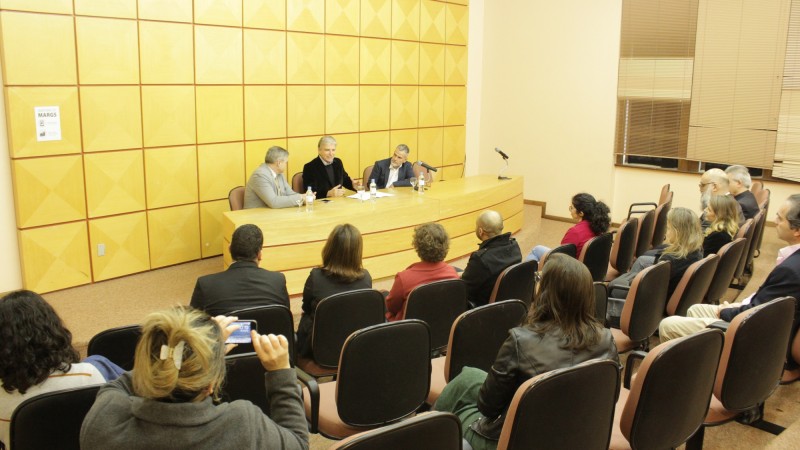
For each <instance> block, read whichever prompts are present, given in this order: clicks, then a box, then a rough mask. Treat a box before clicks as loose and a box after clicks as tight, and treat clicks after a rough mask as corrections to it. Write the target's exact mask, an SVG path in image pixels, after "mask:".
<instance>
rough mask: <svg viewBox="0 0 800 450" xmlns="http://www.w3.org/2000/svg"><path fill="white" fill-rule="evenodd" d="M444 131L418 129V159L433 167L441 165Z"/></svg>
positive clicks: (440, 129)
mask: <svg viewBox="0 0 800 450" xmlns="http://www.w3.org/2000/svg"><path fill="white" fill-rule="evenodd" d="M443 143H444V130H443V129H442V128H420V130H419V149H418V151H419V153H418V158H419V159H421V160H423V161H425V162H426V163H428V164H430V165H431V166H433V167H439V166H441V165H442V148H443Z"/></svg>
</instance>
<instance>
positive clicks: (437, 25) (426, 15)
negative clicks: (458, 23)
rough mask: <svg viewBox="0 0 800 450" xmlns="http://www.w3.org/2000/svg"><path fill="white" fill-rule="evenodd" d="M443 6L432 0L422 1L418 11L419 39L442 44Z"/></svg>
mask: <svg viewBox="0 0 800 450" xmlns="http://www.w3.org/2000/svg"><path fill="white" fill-rule="evenodd" d="M444 8H445V4H444V3H441V2H438V1H434V0H422V8H421V9H420V19H419V28H420V34H419V38H420V40H421V41H424V42H435V43H443V42H444V30H445V21H446V20H445V16H446V13H445V9H444Z"/></svg>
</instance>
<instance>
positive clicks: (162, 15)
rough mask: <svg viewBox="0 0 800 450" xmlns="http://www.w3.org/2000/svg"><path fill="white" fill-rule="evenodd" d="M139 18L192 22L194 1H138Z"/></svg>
mask: <svg viewBox="0 0 800 450" xmlns="http://www.w3.org/2000/svg"><path fill="white" fill-rule="evenodd" d="M137 1H138V2H139V18H140V19H151V20H169V21H173V22H191V21H192V0H137Z"/></svg>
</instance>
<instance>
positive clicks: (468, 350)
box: [427, 300, 528, 405]
mask: <svg viewBox="0 0 800 450" xmlns="http://www.w3.org/2000/svg"><path fill="white" fill-rule="evenodd" d="M527 315H528V308H527V307H526V306H525V303H524V302H523V301H522V300H504V301H502V302H497V303H489V304H488V305H483V306H478V307H477V308H475V309H471V310H469V311H467V312H465V313H464V314H461V315H460V316H458V318H457V319H456V320H455V322H453V326H452V327H451V328H450V339H449V340H448V341H447V356H442V357H439V358H434V359H433V360H431V389H430V393H429V394H428V399H427V403H428V404H429V405H433V403H434V402H436V399H437V398H439V394H441V393H442V389H444V387H445V385H446V384H447V383H449V382H450V380H452V379H453V378H455V377H456V376H457V375H458V374H460V373H461V369H463V368H464V367H465V366H469V367H475V368H477V369H481V370H483V371H486V372H488V371H489V369H490V368H491V367H492V364H494V360H495V359H496V358H497V352H498V351H499V350H500V347H501V346H502V345H503V342H505V341H506V339H507V338H508V331H509V330H510V329H512V328H514V327H518V326H520V325H521V324H522V322H523V321H524V320H525V317H526V316H527Z"/></svg>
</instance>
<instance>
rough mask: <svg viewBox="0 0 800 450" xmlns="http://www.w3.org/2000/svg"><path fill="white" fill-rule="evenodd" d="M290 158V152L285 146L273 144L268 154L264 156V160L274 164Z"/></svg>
mask: <svg viewBox="0 0 800 450" xmlns="http://www.w3.org/2000/svg"><path fill="white" fill-rule="evenodd" d="M288 159H289V152H287V151H286V149H285V148H283V147H278V146H277V145H276V146H273V147H270V148H269V150H267V155H266V156H265V157H264V162H265V163H267V164H273V163H276V162H278V161H286V160H288Z"/></svg>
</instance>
